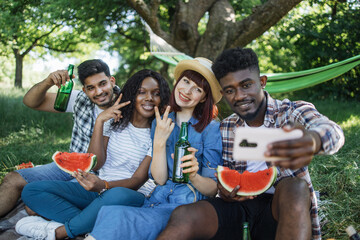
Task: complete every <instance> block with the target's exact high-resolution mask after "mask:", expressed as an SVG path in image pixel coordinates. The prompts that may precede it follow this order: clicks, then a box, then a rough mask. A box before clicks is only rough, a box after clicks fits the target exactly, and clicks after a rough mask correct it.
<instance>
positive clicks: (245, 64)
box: [212, 47, 260, 81]
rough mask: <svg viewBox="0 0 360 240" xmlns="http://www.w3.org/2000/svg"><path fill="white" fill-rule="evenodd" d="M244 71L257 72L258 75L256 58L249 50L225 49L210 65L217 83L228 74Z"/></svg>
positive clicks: (238, 48)
mask: <svg viewBox="0 0 360 240" xmlns="http://www.w3.org/2000/svg"><path fill="white" fill-rule="evenodd" d="M244 69H249V70H250V71H258V72H259V74H260V69H259V61H258V57H257V56H256V53H255V52H254V51H253V50H252V49H250V48H240V47H237V48H231V49H227V50H225V51H223V52H222V53H221V54H220V55H219V56H218V57H217V58H216V59H215V62H214V64H213V65H212V70H213V72H214V74H215V76H216V78H217V80H218V81H220V79H221V78H223V77H225V76H226V75H227V74H228V73H230V72H237V71H239V70H244Z"/></svg>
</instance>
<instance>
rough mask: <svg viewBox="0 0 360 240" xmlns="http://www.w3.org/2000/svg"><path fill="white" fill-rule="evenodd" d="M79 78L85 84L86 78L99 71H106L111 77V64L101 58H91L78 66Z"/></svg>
mask: <svg viewBox="0 0 360 240" xmlns="http://www.w3.org/2000/svg"><path fill="white" fill-rule="evenodd" d="M77 69H78V74H79V80H80V82H81V84H82V85H84V84H85V79H86V78H87V77H90V76H92V75H95V74H97V73H102V72H103V73H105V75H106V76H107V77H111V75H110V70H109V66H108V65H107V64H106V63H105V62H104V61H102V60H101V59H91V60H86V61H84V62H82V63H81V64H80V65H79V66H78V68H77Z"/></svg>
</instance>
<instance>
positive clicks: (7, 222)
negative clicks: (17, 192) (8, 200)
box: [0, 201, 84, 240]
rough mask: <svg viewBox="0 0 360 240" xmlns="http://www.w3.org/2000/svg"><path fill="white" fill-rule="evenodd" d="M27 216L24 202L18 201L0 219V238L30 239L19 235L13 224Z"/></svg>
mask: <svg viewBox="0 0 360 240" xmlns="http://www.w3.org/2000/svg"><path fill="white" fill-rule="evenodd" d="M26 216H28V214H27V213H26V211H25V204H24V203H23V202H22V201H19V202H18V204H17V205H16V207H15V208H14V209H13V210H12V211H11V212H10V213H8V214H7V215H6V216H5V217H4V218H2V219H0V240H30V239H32V238H28V237H26V236H21V235H19V234H18V233H17V232H16V231H15V225H16V223H17V221H19V220H20V219H21V218H23V217H26ZM83 239H84V236H79V237H76V238H75V240H83Z"/></svg>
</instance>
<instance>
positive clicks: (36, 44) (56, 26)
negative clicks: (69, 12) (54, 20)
mask: <svg viewBox="0 0 360 240" xmlns="http://www.w3.org/2000/svg"><path fill="white" fill-rule="evenodd" d="M61 25H62V24H61V23H60V24H56V25H55V26H54V27H53V28H52V29H51V30H50V31H49V32H47V33H45V34H43V35H41V36H40V37H37V38H35V40H34V41H33V43H32V44H31V45H30V47H28V48H27V49H26V50H25V51H24V52H23V53H22V54H21V56H22V57H24V56H25V55H26V54H28V53H29V52H30V51H31V50H32V49H33V48H34V47H36V46H39V45H38V41H39V40H40V39H42V38H44V37H47V36H49V35H50V34H51V33H53V32H54V31H55V29H56V28H58V27H60V26H61Z"/></svg>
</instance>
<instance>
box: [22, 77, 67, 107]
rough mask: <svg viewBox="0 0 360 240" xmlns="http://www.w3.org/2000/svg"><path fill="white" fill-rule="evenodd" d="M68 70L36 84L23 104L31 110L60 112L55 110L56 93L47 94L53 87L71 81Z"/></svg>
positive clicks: (27, 94) (26, 95)
mask: <svg viewBox="0 0 360 240" xmlns="http://www.w3.org/2000/svg"><path fill="white" fill-rule="evenodd" d="M69 79H70V77H69V74H68V71H67V70H58V71H56V72H53V73H50V74H49V76H48V77H47V78H45V79H44V80H43V81H41V82H39V83H37V84H35V85H34V86H33V87H32V88H31V89H30V90H29V91H28V92H27V93H26V94H25V96H24V98H23V103H24V104H25V105H26V106H28V107H29V108H32V109H35V110H39V111H46V112H58V111H56V110H55V109H54V102H55V98H56V93H49V92H47V91H48V90H49V89H50V88H51V87H52V86H54V85H57V86H58V87H60V85H61V84H65V82H66V81H67V80H69Z"/></svg>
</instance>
